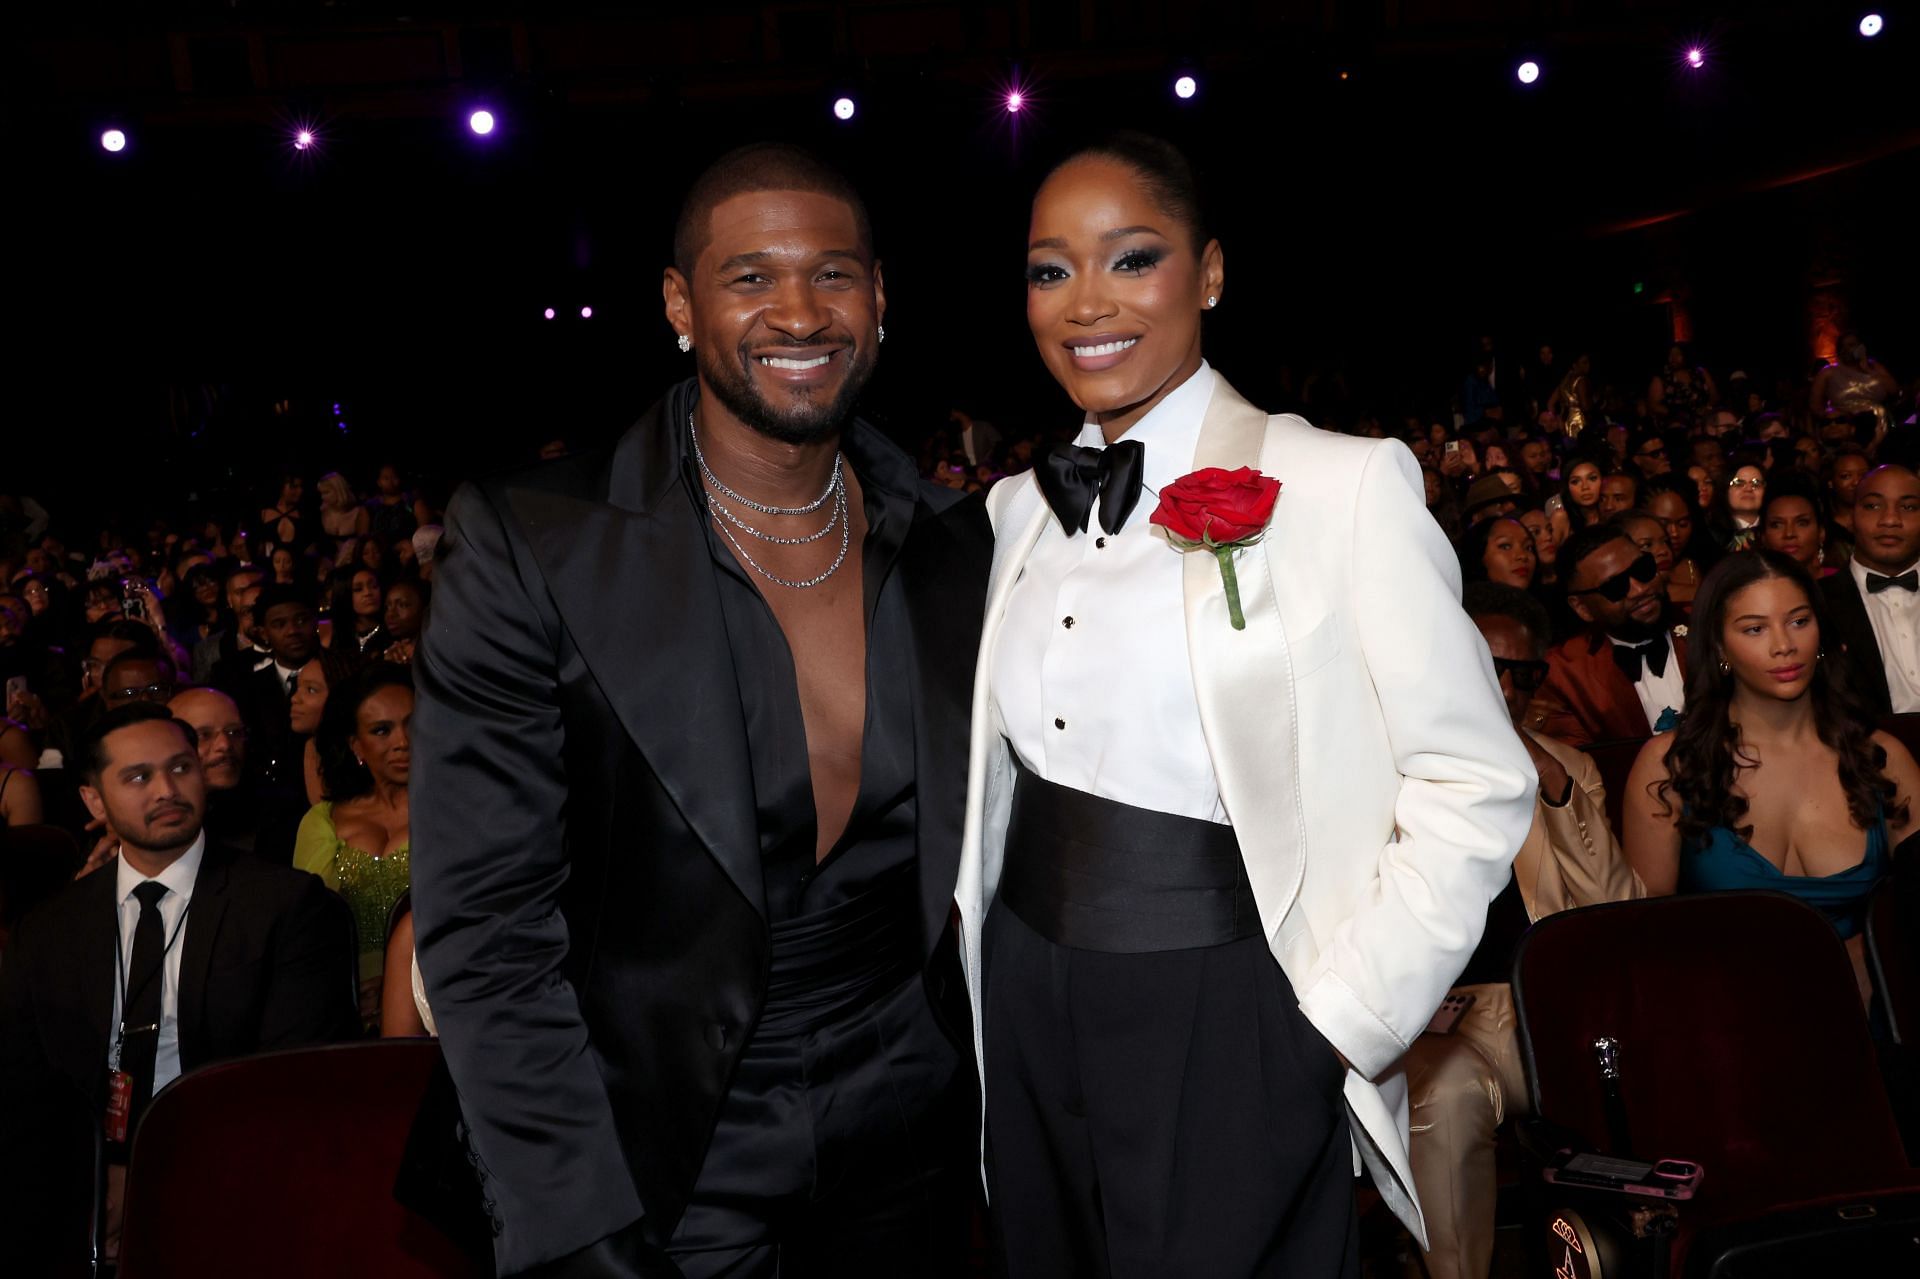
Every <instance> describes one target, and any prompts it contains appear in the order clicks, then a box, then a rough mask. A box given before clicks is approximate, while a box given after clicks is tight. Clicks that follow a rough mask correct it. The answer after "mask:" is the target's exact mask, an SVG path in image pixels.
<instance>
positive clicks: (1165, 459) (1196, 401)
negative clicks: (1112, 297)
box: [1074, 360, 1220, 492]
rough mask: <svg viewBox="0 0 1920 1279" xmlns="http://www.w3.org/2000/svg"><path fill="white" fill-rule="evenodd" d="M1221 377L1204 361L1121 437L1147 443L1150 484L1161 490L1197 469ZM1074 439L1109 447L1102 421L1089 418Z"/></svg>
mask: <svg viewBox="0 0 1920 1279" xmlns="http://www.w3.org/2000/svg"><path fill="white" fill-rule="evenodd" d="M1219 380H1220V379H1219V378H1218V377H1217V376H1216V375H1215V374H1214V371H1213V368H1212V366H1211V365H1209V364H1208V363H1207V362H1206V361H1205V360H1202V361H1200V367H1199V368H1198V369H1195V370H1194V373H1193V376H1192V377H1190V378H1188V379H1187V380H1186V381H1184V382H1182V383H1181V384H1180V385H1179V386H1176V387H1174V388H1173V390H1171V391H1169V392H1168V393H1167V396H1166V398H1165V399H1163V400H1161V401H1160V402H1159V403H1158V404H1156V405H1154V406H1153V408H1152V409H1150V410H1148V412H1147V414H1146V416H1145V417H1142V418H1141V419H1140V420H1139V421H1138V422H1135V423H1134V424H1133V426H1132V427H1130V428H1129V429H1128V431H1127V433H1126V434H1125V435H1123V436H1121V437H1120V438H1121V439H1123V440H1139V441H1140V442H1141V443H1142V444H1144V445H1146V446H1147V456H1146V465H1145V468H1144V470H1143V477H1144V479H1145V481H1146V485H1147V487H1148V488H1150V489H1152V490H1154V491H1156V492H1157V491H1159V490H1160V489H1162V488H1165V487H1166V486H1167V485H1169V484H1171V483H1173V482H1174V481H1175V480H1177V479H1179V478H1180V477H1181V476H1183V475H1185V474H1186V473H1187V472H1189V471H1191V470H1192V469H1193V454H1194V450H1195V449H1197V448H1198V447H1199V446H1200V426H1201V424H1202V423H1203V422H1204V421H1206V417H1207V406H1208V405H1210V404H1212V403H1213V388H1214V386H1215V384H1217V383H1218V382H1219ZM1074 443H1076V444H1078V445H1080V446H1081V447H1083V448H1105V447H1106V446H1107V439H1106V436H1104V435H1102V434H1101V433H1100V424H1099V423H1098V422H1093V421H1089V422H1087V423H1086V425H1084V426H1082V427H1081V428H1080V436H1079V438H1078V439H1076V440H1075V441H1074Z"/></svg>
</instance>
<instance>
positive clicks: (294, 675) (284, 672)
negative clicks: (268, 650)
mask: <svg viewBox="0 0 1920 1279" xmlns="http://www.w3.org/2000/svg"><path fill="white" fill-rule="evenodd" d="M268 662H271V663H272V664H273V673H274V675H275V677H276V678H278V679H279V681H280V691H281V692H283V693H285V694H286V695H287V696H288V697H292V696H293V685H291V684H289V683H287V681H288V680H297V679H299V678H300V672H299V671H297V670H295V669H293V668H292V667H290V666H282V665H280V663H279V662H276V661H274V660H273V658H271V657H269V658H268V659H267V661H266V662H262V663H261V664H260V665H261V666H265V665H267V663H268ZM253 669H255V670H256V671H257V670H259V669H260V667H259V666H256V667H254V668H253Z"/></svg>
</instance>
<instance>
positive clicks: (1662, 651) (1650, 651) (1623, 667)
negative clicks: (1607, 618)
mask: <svg viewBox="0 0 1920 1279" xmlns="http://www.w3.org/2000/svg"><path fill="white" fill-rule="evenodd" d="M1610 647H1611V648H1612V649H1613V662H1614V665H1616V666H1618V667H1619V668H1620V673H1621V674H1623V675H1625V676H1626V677H1627V682H1628V683H1629V684H1638V683H1639V682H1640V673H1641V669H1642V668H1643V667H1644V668H1645V669H1646V670H1650V671H1652V672H1653V674H1654V678H1655V679H1658V678H1659V677H1660V676H1662V675H1665V674H1666V673H1667V642H1666V640H1664V639H1657V640H1654V641H1653V642H1652V643H1651V644H1642V645H1641V646H1640V647H1638V648H1629V647H1628V646H1627V645H1625V644H1614V645H1611V646H1610Z"/></svg>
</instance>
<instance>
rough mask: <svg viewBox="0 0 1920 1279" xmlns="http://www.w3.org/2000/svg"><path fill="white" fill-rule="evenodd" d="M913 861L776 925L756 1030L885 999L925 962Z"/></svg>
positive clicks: (805, 1025) (808, 1021)
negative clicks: (833, 901)
mask: <svg viewBox="0 0 1920 1279" xmlns="http://www.w3.org/2000/svg"><path fill="white" fill-rule="evenodd" d="M914 870H915V866H914V863H912V862H908V863H906V864H904V865H901V866H897V867H895V868H893V869H892V870H889V871H887V872H885V873H884V874H882V875H880V876H879V877H878V878H877V879H876V880H875V881H874V884H873V887H871V888H869V889H868V890H867V891H865V892H863V893H861V894H860V895H859V896H858V897H853V898H850V899H848V900H847V901H844V902H841V903H840V904H839V905H837V906H830V907H828V908H827V909H826V910H822V911H817V912H815V913H814V914H811V915H802V916H800V917H799V918H798V919H790V920H787V921H785V922H783V923H778V924H775V925H773V929H772V932H773V964H772V968H771V970H770V972H769V973H768V976H767V1004H766V1007H765V1008H764V1009H763V1010H762V1011H761V1014H760V1023H759V1025H758V1026H756V1027H755V1028H754V1034H755V1035H791V1034H801V1033H804V1032H806V1031H809V1030H812V1029H814V1028H815V1027H817V1026H821V1025H824V1024H825V1023H827V1022H830V1021H832V1020H834V1019H835V1018H836V1017H839V1016H841V1015H842V1014H843V1013H846V1012H849V1011H851V1010H852V1009H855V1008H859V1007H862V1006H864V1005H866V1004H870V1003H872V1002H874V1001H875V1000H877V999H879V998H880V997H881V996H882V995H884V994H886V993H887V992H888V991H890V990H892V989H893V988H894V987H896V986H898V985H899V984H900V983H901V981H903V980H904V979H905V978H906V977H907V976H908V975H909V974H911V973H914V972H917V971H918V970H919V967H920V926H919V909H920V904H919V903H920V893H919V884H918V882H917V879H916V877H915V875H914Z"/></svg>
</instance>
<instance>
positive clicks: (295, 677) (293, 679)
mask: <svg viewBox="0 0 1920 1279" xmlns="http://www.w3.org/2000/svg"><path fill="white" fill-rule="evenodd" d="M299 683H300V672H298V671H295V672H294V673H293V674H291V675H289V676H287V696H288V697H292V696H293V690H294V687H295V686H296V685H297V684H299Z"/></svg>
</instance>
